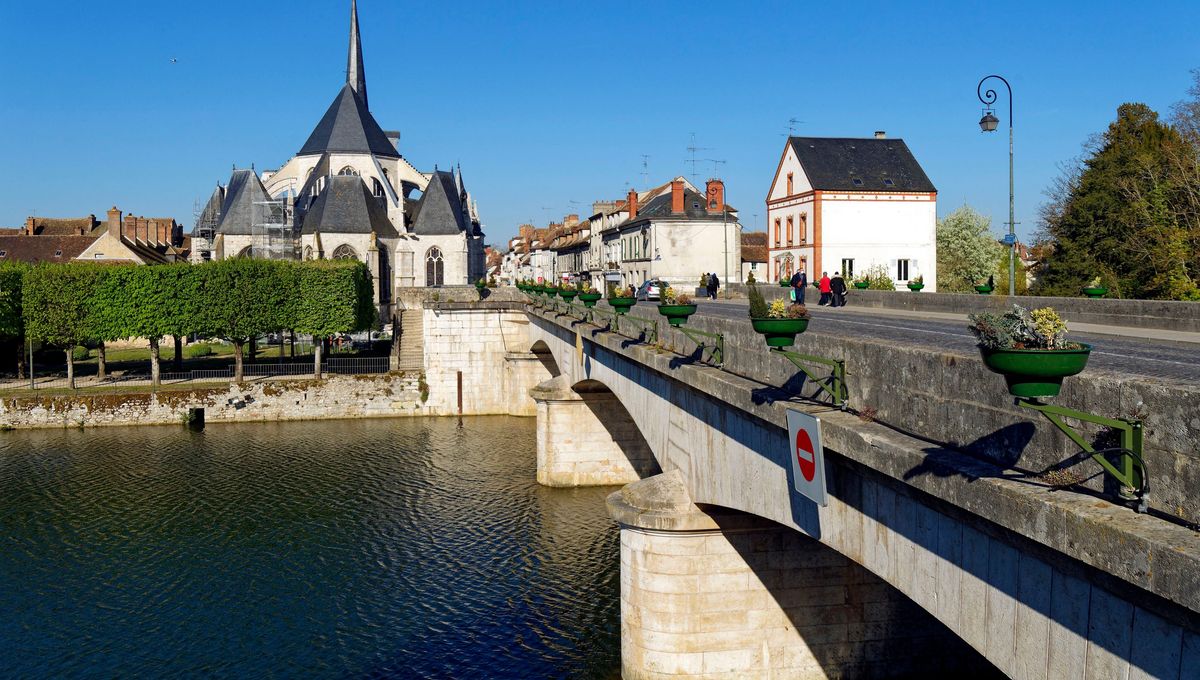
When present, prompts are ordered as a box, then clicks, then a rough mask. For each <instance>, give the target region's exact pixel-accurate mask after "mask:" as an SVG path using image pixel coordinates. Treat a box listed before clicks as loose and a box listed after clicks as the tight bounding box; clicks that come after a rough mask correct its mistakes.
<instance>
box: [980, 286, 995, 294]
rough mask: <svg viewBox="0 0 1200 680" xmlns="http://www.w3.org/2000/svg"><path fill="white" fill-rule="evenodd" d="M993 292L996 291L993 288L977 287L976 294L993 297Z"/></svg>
mask: <svg viewBox="0 0 1200 680" xmlns="http://www.w3.org/2000/svg"><path fill="white" fill-rule="evenodd" d="M993 290H996V289H995V288H992V287H991V286H975V292H976V293H979V294H980V295H991V294H992V291H993Z"/></svg>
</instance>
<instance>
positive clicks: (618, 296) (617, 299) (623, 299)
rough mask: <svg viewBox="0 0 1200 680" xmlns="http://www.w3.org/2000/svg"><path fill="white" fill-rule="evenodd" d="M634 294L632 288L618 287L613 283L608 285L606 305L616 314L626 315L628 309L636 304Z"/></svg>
mask: <svg viewBox="0 0 1200 680" xmlns="http://www.w3.org/2000/svg"><path fill="white" fill-rule="evenodd" d="M635 295H636V292H635V291H634V290H633V286H627V287H624V288H622V287H620V286H618V285H617V284H615V283H610V284H608V304H609V305H611V306H612V308H613V311H614V312H616V313H617V314H626V313H628V312H629V308H630V307H633V306H634V305H635V304H637V297H635Z"/></svg>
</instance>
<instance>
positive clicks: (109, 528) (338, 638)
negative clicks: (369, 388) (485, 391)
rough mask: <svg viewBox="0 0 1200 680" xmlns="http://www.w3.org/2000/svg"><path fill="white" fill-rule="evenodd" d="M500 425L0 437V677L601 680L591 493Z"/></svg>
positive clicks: (402, 423) (604, 528)
mask: <svg viewBox="0 0 1200 680" xmlns="http://www.w3.org/2000/svg"><path fill="white" fill-rule="evenodd" d="M534 464H535V461H534V422H533V420H532V419H520V418H506V417H495V418H491V417H489V418H467V419H463V420H462V421H461V423H460V422H459V421H457V420H455V419H452V418H439V419H415V418H414V419H399V420H367V421H345V422H323V423H282V424H261V425H259V424H255V425H210V426H209V428H208V430H207V431H205V432H203V433H188V432H187V431H185V430H183V429H182V428H174V427H150V428H113V429H107V428H106V429H98V430H88V431H82V430H72V431H47V432H8V433H0V541H2V545H0V675H5V676H11V677H63V676H75V677H78V676H91V677H129V676H143V677H163V676H184V675H187V676H194V675H206V676H217V677H263V676H268V677H271V676H274V677H339V678H342V677H450V678H475V677H488V678H543V677H572V678H576V677H580V678H588V677H591V678H611V677H616V676H617V675H618V669H619V665H620V660H619V655H620V622H619V604H618V595H619V578H618V571H617V570H618V544H617V542H618V536H617V531H616V528H615V527H614V526H613V525H612V524H611V522H610V520H609V519H608V518H607V516H606V514H605V510H604V496H605V495H606V494H607V493H609V492H610V491H611V490H612V489H609V488H598V489H579V490H562V489H546V488H543V487H540V486H538V485H537V483H536V481H535V479H534Z"/></svg>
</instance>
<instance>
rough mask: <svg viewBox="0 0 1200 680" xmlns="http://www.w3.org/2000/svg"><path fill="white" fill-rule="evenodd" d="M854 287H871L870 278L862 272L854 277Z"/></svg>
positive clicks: (863, 288)
mask: <svg viewBox="0 0 1200 680" xmlns="http://www.w3.org/2000/svg"><path fill="white" fill-rule="evenodd" d="M854 287H855V288H857V289H859V290H866V289H868V288H870V287H871V279H868V278H867V276H866V275H865V274H864V275H862V276H856V277H854Z"/></svg>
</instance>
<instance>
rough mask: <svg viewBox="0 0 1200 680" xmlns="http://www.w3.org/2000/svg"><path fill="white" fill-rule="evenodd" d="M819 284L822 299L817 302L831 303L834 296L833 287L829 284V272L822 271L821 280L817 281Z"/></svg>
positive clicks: (822, 303)
mask: <svg viewBox="0 0 1200 680" xmlns="http://www.w3.org/2000/svg"><path fill="white" fill-rule="evenodd" d="M817 286H818V288H819V289H820V291H821V301H820V302H818V303H817V304H819V305H827V304H829V303H830V301H831V298H832V297H833V288H832V287H831V286H830V284H829V272H821V280H820V281H818V282H817Z"/></svg>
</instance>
